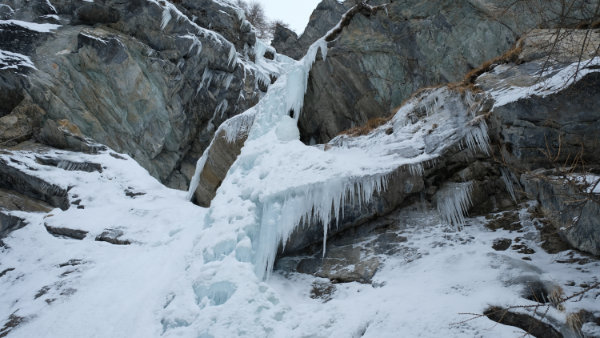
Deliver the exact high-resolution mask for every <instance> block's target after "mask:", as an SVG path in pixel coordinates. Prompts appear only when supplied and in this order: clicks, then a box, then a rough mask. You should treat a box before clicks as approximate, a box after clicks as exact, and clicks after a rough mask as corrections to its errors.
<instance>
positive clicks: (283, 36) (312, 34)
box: [271, 0, 354, 60]
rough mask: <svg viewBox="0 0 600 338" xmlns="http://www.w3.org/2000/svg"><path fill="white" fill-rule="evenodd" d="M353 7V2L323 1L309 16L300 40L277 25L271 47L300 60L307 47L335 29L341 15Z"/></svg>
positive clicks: (294, 34) (288, 30)
mask: <svg viewBox="0 0 600 338" xmlns="http://www.w3.org/2000/svg"><path fill="white" fill-rule="evenodd" d="M353 5H354V3H353V1H345V2H343V3H339V2H338V1H336V0H323V1H321V2H320V3H319V4H318V5H317V8H315V10H314V11H313V13H312V14H311V16H310V20H309V22H308V25H307V26H306V29H305V30H304V32H303V33H302V36H300V38H298V35H297V34H296V33H294V32H293V31H291V30H290V29H287V28H285V27H283V26H279V25H278V26H277V27H276V28H275V34H274V36H273V41H272V42H271V45H272V46H273V47H275V49H276V50H277V52H278V53H280V54H284V55H287V56H289V57H291V58H293V59H296V60H300V59H301V58H302V57H304V55H305V54H306V51H308V47H310V45H312V44H313V43H314V42H315V41H317V40H318V39H320V38H322V37H323V36H325V34H327V32H328V31H329V30H331V29H332V28H333V27H335V25H337V23H338V22H339V21H340V19H341V18H342V15H344V13H346V12H347V11H348V10H349V9H350V8H351V7H352V6H353Z"/></svg>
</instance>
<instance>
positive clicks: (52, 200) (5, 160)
mask: <svg viewBox="0 0 600 338" xmlns="http://www.w3.org/2000/svg"><path fill="white" fill-rule="evenodd" d="M27 170H28V169H27V165H25V164H24V163H21V162H20V161H19V160H16V159H14V158H11V157H8V156H6V155H4V156H2V157H1V158H0V187H1V188H4V189H9V190H14V191H17V192H19V193H21V194H23V195H26V196H29V197H31V198H34V199H37V200H41V201H44V202H46V203H48V204H50V205H51V206H53V207H56V208H61V209H63V210H67V209H69V206H70V205H69V198H68V194H67V189H64V188H62V187H60V186H57V185H55V184H52V183H49V182H46V181H44V180H43V179H41V178H39V177H36V176H33V175H31V174H29V173H28V172H27Z"/></svg>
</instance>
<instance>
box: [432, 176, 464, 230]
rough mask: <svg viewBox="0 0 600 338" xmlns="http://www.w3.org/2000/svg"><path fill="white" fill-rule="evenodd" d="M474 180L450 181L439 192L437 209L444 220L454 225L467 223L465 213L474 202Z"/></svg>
mask: <svg viewBox="0 0 600 338" xmlns="http://www.w3.org/2000/svg"><path fill="white" fill-rule="evenodd" d="M472 189H473V184H472V182H466V183H449V184H448V185H446V186H445V187H443V188H442V189H440V191H438V193H437V209H438V211H439V213H440V215H441V216H442V220H443V221H444V222H446V223H448V224H452V225H454V226H463V225H464V224H465V215H466V214H467V212H468V210H469V208H470V207H471V205H472V204H473V202H472V201H471V191H472Z"/></svg>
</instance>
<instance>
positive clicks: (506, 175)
mask: <svg viewBox="0 0 600 338" xmlns="http://www.w3.org/2000/svg"><path fill="white" fill-rule="evenodd" d="M500 172H501V173H502V180H503V181H504V184H506V190H508V192H509V193H510V196H511V197H512V198H513V200H514V201H515V203H517V204H519V202H518V201H517V194H516V193H515V189H514V184H513V180H512V177H511V176H512V175H511V173H510V171H509V170H508V169H506V168H505V167H501V168H500Z"/></svg>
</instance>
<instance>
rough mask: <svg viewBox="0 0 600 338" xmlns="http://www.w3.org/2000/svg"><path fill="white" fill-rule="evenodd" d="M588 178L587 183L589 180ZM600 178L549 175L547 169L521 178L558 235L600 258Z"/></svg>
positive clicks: (575, 246)
mask: <svg viewBox="0 0 600 338" xmlns="http://www.w3.org/2000/svg"><path fill="white" fill-rule="evenodd" d="M586 178H587V180H586ZM598 181H600V176H593V175H591V176H588V175H585V174H576V173H567V174H566V176H565V174H564V173H561V172H559V171H553V172H552V171H550V172H546V171H545V170H544V169H540V170H537V171H534V172H532V173H530V174H524V175H523V176H521V183H522V184H523V187H524V189H525V191H526V192H527V193H528V194H531V197H532V198H534V199H536V200H537V201H539V203H540V211H541V212H542V213H543V215H544V216H546V218H548V219H549V220H550V222H552V224H553V225H554V226H555V228H556V232H557V233H558V234H559V235H560V236H561V238H563V240H564V241H565V242H567V243H569V244H570V245H571V246H572V247H574V248H577V249H579V250H581V251H585V252H588V253H591V254H593V255H597V256H600V223H599V222H600V189H598V190H597V191H595V190H594V188H595V187H596V185H597V183H598Z"/></svg>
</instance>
